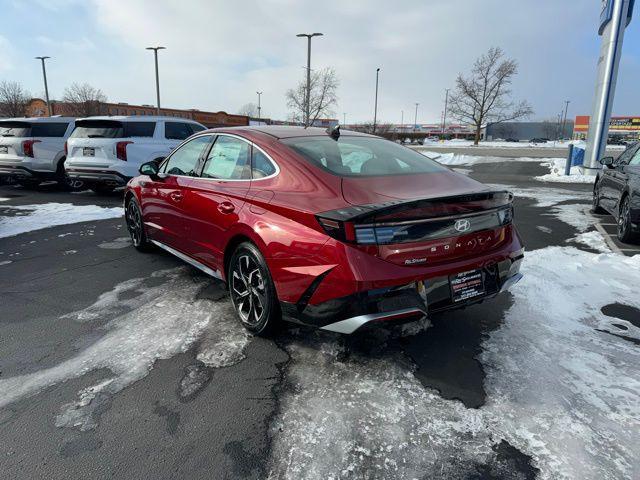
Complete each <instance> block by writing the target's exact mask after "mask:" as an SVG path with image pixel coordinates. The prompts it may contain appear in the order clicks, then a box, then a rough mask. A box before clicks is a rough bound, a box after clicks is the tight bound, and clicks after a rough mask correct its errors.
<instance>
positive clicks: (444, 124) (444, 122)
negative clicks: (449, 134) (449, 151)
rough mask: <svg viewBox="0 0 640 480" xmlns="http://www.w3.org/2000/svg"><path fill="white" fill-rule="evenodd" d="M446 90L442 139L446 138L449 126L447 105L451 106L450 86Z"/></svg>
mask: <svg viewBox="0 0 640 480" xmlns="http://www.w3.org/2000/svg"><path fill="white" fill-rule="evenodd" d="M445 90H446V92H447V93H446V96H445V97H444V115H443V117H442V139H443V140H444V134H445V130H446V128H447V107H448V106H449V90H450V89H449V88H447V89H445Z"/></svg>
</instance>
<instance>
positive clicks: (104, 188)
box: [90, 183, 116, 195]
mask: <svg viewBox="0 0 640 480" xmlns="http://www.w3.org/2000/svg"><path fill="white" fill-rule="evenodd" d="M90 188H91V190H93V191H94V192H95V193H97V194H98V195H107V194H109V193H111V192H113V191H114V190H115V188H116V187H114V186H113V185H105V184H104V183H95V184H93V185H91V187H90Z"/></svg>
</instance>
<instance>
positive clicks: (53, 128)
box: [0, 122, 69, 137]
mask: <svg viewBox="0 0 640 480" xmlns="http://www.w3.org/2000/svg"><path fill="white" fill-rule="evenodd" d="M68 126H69V124H68V123H64V122H34V123H28V122H0V137H64V132H66V131H67V127H68Z"/></svg>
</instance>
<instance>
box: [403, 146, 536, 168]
mask: <svg viewBox="0 0 640 480" xmlns="http://www.w3.org/2000/svg"><path fill="white" fill-rule="evenodd" d="M415 150H416V151H417V152H418V153H421V154H422V155H424V156H425V157H428V158H431V159H432V160H435V161H436V162H438V163H441V164H442V165H476V164H479V163H505V162H535V163H542V162H545V161H547V160H549V159H547V158H531V157H513V158H510V157H489V156H479V155H461V154H458V153H440V152H432V151H429V150H428V149H422V148H416V149H415Z"/></svg>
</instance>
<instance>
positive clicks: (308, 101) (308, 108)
mask: <svg viewBox="0 0 640 480" xmlns="http://www.w3.org/2000/svg"><path fill="white" fill-rule="evenodd" d="M322 35H324V34H322V33H319V32H315V33H298V34H297V35H296V37H306V38H307V88H306V91H305V99H304V100H305V102H304V104H305V105H304V107H305V108H304V110H305V111H304V114H305V119H304V126H305V127H308V126H309V123H310V117H311V39H312V38H313V37H321V36H322Z"/></svg>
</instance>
